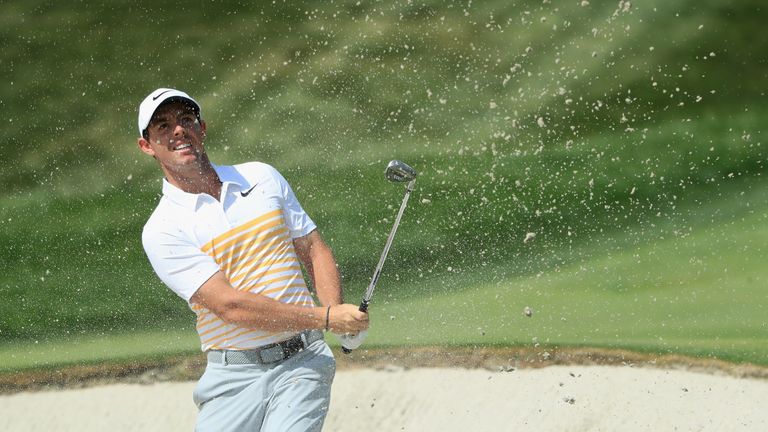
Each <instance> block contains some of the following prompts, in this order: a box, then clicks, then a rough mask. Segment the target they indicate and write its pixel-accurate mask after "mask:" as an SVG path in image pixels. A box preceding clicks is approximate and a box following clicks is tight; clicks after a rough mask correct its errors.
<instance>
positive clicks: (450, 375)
mask: <svg viewBox="0 0 768 432" xmlns="http://www.w3.org/2000/svg"><path fill="white" fill-rule="evenodd" d="M193 387H194V382H164V383H154V384H108V385H100V386H94V387H88V388H80V389H67V390H50V391H47V390H45V391H32V392H21V393H15V394H6V395H2V396H0V430H3V431H52V430H56V431H79V432H83V431H104V430H110V431H143V432H147V431H163V432H169V431H191V430H193V427H194V419H195V414H196V409H195V407H194V405H193V403H192V400H191V394H192V389H193ZM766 398H768V380H765V379H754V378H753V379H747V378H737V377H734V376H729V375H725V374H722V373H704V372H693V371H685V370H675V369H660V368H650V367H629V366H580V365H574V366H563V365H558V366H549V367H545V368H536V369H512V368H500V369H498V370H488V369H461V368H414V369H404V368H401V367H395V366H391V367H384V368H380V369H378V370H372V369H355V368H352V369H342V370H340V371H339V372H338V373H337V376H336V383H335V386H334V393H333V399H332V402H331V408H330V412H329V414H328V418H327V421H326V427H325V429H324V430H325V431H340V432H341V431H354V432H362V431H382V432H387V431H440V432H451V431H457V432H467V431H520V430H529V431H558V432H563V431H616V430H621V431H661V430H670V431H671V430H679V431H726V430H727V431H766V430H768V410H766V409H765V400H766Z"/></svg>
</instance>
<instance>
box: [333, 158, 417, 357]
mask: <svg viewBox="0 0 768 432" xmlns="http://www.w3.org/2000/svg"><path fill="white" fill-rule="evenodd" d="M384 177H385V178H386V179H387V180H389V181H391V182H394V183H404V182H408V185H407V186H406V187H405V196H404V197H403V202H402V203H401V204H400V210H399V211H398V212H397V217H396V218H395V223H394V225H392V230H391V231H390V232H389V237H387V243H386V244H385V245H384V251H382V252H381V257H380V258H379V263H378V264H377V265H376V270H374V272H373V277H372V278H371V283H370V284H368V289H367V290H365V295H364V296H363V301H362V302H361V303H360V311H361V312H367V311H368V305H369V304H370V303H371V298H372V297H373V291H374V290H375V289H376V284H377V283H378V282H379V276H380V275H381V269H382V267H384V261H386V259H387V254H388V253H389V248H390V247H391V246H392V240H393V239H394V238H395V233H396V232H397V226H398V225H400V219H401V218H402V217H403V212H405V207H406V206H407V205H408V197H410V196H411V192H413V188H414V186H415V185H416V170H414V169H413V168H411V167H410V166H409V165H408V164H406V163H405V162H402V161H399V160H393V161H390V162H389V164H388V165H387V169H386V170H385V171H384ZM342 350H343V351H344V353H346V354H349V353H351V352H352V350H351V349H348V348H346V347H342Z"/></svg>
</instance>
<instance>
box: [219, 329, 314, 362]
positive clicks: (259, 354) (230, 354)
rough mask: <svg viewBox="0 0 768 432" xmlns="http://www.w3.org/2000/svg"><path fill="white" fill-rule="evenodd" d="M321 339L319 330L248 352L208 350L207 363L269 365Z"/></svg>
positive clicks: (289, 356)
mask: <svg viewBox="0 0 768 432" xmlns="http://www.w3.org/2000/svg"><path fill="white" fill-rule="evenodd" d="M322 338H323V332H322V331H320V330H307V331H303V332H301V333H299V334H297V335H296V336H294V337H292V338H290V339H286V340H284V341H281V342H277V343H273V344H269V345H264V346H263V347H259V348H255V349H250V350H210V351H208V361H209V362H210V363H220V364H225V365H227V364H233V365H245V364H270V363H276V362H279V361H282V360H286V359H288V358H291V357H293V356H294V355H295V354H297V353H299V352H301V351H304V349H306V348H307V347H308V346H310V345H311V344H312V343H314V342H317V341H319V340H320V339H322Z"/></svg>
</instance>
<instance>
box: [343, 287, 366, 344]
mask: <svg viewBox="0 0 768 432" xmlns="http://www.w3.org/2000/svg"><path fill="white" fill-rule="evenodd" d="M369 304H370V303H369V302H367V301H365V300H363V301H362V302H361V303H360V312H368V305H369ZM341 351H342V352H343V353H344V354H349V353H351V352H352V350H351V349H349V348H346V347H344V346H342V347H341Z"/></svg>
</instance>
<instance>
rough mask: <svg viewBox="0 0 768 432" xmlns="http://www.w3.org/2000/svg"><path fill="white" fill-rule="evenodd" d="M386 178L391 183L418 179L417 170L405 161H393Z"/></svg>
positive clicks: (385, 173) (386, 172)
mask: <svg viewBox="0 0 768 432" xmlns="http://www.w3.org/2000/svg"><path fill="white" fill-rule="evenodd" d="M384 176H385V177H386V178H387V180H389V181H391V182H397V183H401V182H409V181H411V180H413V179H415V178H416V170H415V169H413V168H411V167H410V166H409V165H408V164H406V163H405V162H403V161H399V160H393V161H390V162H389V165H387V169H386V171H384Z"/></svg>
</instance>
